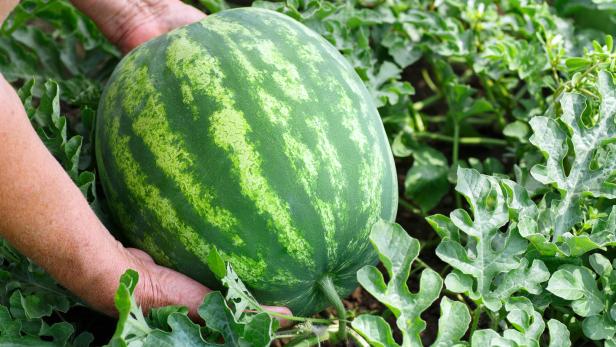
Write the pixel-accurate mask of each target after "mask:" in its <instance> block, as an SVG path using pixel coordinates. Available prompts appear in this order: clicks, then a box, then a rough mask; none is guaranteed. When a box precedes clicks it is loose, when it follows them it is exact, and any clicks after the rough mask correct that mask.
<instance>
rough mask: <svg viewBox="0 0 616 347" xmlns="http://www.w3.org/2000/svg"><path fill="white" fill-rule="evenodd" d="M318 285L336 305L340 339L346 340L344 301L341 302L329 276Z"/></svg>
mask: <svg viewBox="0 0 616 347" xmlns="http://www.w3.org/2000/svg"><path fill="white" fill-rule="evenodd" d="M318 284H319V287H320V288H321V291H322V292H323V294H325V297H327V300H329V302H330V303H331V304H332V305H334V308H335V309H336V313H337V314H338V337H339V338H340V339H341V340H346V323H345V320H346V309H345V308H344V304H343V303H342V300H340V296H339V295H338V292H336V288H335V287H334V282H333V281H332V278H331V277H330V276H329V275H326V276H325V277H323V278H322V279H321V280H320V281H319V282H318Z"/></svg>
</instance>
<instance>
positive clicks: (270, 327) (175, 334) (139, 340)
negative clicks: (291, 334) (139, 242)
mask: <svg viewBox="0 0 616 347" xmlns="http://www.w3.org/2000/svg"><path fill="white" fill-rule="evenodd" d="M222 273H223V274H224V276H223V278H222V281H223V283H225V284H226V285H228V286H229V290H228V293H227V297H226V300H225V297H223V295H222V294H221V293H220V292H212V293H210V294H208V295H207V296H206V297H205V298H204V300H203V304H202V305H201V306H199V309H198V314H199V317H201V318H202V319H203V321H204V322H205V326H206V327H207V328H205V327H200V326H199V325H197V324H196V323H194V322H193V321H191V319H190V318H189V317H188V310H187V309H186V308H185V307H181V306H167V307H163V308H157V309H153V310H151V311H150V313H149V315H148V317H144V315H143V312H142V311H141V308H140V307H139V306H138V303H137V302H136V301H135V298H134V296H133V292H134V290H135V287H136V285H137V281H138V280H139V275H138V274H137V272H135V271H133V270H128V271H127V272H126V273H125V274H124V275H123V276H122V278H121V279H120V287H119V288H118V291H117V293H116V297H115V303H116V307H117V309H118V312H119V319H118V325H117V328H116V332H115V333H114V335H113V338H112V339H111V342H110V345H111V346H114V347H115V346H129V347H131V346H211V347H214V346H254V347H259V346H269V344H270V343H271V341H272V339H273V338H274V336H275V335H274V332H275V331H276V330H277V329H278V321H277V320H275V319H274V318H272V317H271V316H270V315H268V314H267V313H266V312H265V311H264V310H263V309H262V308H261V307H260V306H259V304H258V303H257V302H256V300H255V299H254V298H253V297H252V295H250V293H248V291H247V290H246V288H245V287H244V285H243V284H242V283H241V281H239V279H238V278H237V275H236V274H235V272H234V271H233V269H232V268H231V267H230V265H228V267H227V269H226V270H225V269H224V268H223V269H222ZM250 311H253V312H254V313H251V312H250ZM221 339H222V341H223V342H222V343H220V342H219V340H221Z"/></svg>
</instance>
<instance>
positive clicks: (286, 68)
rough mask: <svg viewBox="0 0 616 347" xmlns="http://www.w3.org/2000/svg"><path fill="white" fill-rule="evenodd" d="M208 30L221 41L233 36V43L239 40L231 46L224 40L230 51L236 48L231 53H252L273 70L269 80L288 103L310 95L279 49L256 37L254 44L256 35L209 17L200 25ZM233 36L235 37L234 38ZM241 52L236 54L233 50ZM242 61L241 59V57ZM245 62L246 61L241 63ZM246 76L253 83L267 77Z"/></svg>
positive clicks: (256, 73)
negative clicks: (207, 20)
mask: <svg viewBox="0 0 616 347" xmlns="http://www.w3.org/2000/svg"><path fill="white" fill-rule="evenodd" d="M202 24H203V25H204V26H205V27H206V28H207V29H208V30H211V31H213V32H215V33H218V34H219V35H220V36H221V37H229V36H231V35H233V36H234V39H236V40H240V41H239V42H231V40H227V44H228V45H229V46H231V47H234V48H236V50H235V53H238V52H240V53H241V52H244V53H245V52H248V51H250V52H252V54H256V55H257V56H258V57H259V59H261V61H263V62H264V63H265V64H268V65H270V66H272V67H274V68H275V69H274V71H273V72H272V74H271V76H269V77H271V78H273V79H274V81H275V82H276V85H277V86H278V87H279V88H280V90H281V91H282V92H283V93H284V94H285V96H286V97H288V98H289V99H291V100H295V101H302V100H308V99H309V98H310V95H309V93H308V91H307V90H306V87H305V86H304V83H302V80H301V76H300V73H299V71H298V69H297V66H296V65H295V64H293V63H291V62H289V60H288V59H285V57H284V56H283V55H282V54H281V53H280V51H279V49H278V48H277V47H276V45H275V44H274V43H273V42H272V41H271V40H268V39H267V38H265V37H262V36H260V37H259V39H258V40H256V39H255V38H254V36H255V35H257V36H258V35H259V34H258V33H256V32H253V31H251V30H249V29H248V28H246V27H245V26H243V25H241V24H239V23H236V22H232V21H227V20H225V19H224V18H223V17H220V16H218V17H211V18H209V22H208V23H207V24H206V23H202ZM236 35H237V36H236ZM238 37H246V38H247V39H246V40H241V39H238ZM238 47H239V48H241V49H239V50H237V48H238ZM235 53H234V54H233V57H234V58H239V57H240V56H237V55H235ZM242 57H243V58H245V57H244V55H242ZM245 61H249V60H248V59H245ZM246 73H247V76H248V77H249V78H250V79H252V80H253V81H254V80H262V79H263V78H265V77H268V76H262V72H261V71H258V70H256V69H253V70H246Z"/></svg>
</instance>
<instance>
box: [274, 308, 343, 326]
mask: <svg viewBox="0 0 616 347" xmlns="http://www.w3.org/2000/svg"><path fill="white" fill-rule="evenodd" d="M264 312H265V313H267V314H269V315H270V316H272V317H276V318H281V319H286V320H290V321H295V322H311V323H320V324H331V323H332V321H331V319H323V318H307V317H297V316H290V315H287V314H282V313H278V312H273V311H267V310H264Z"/></svg>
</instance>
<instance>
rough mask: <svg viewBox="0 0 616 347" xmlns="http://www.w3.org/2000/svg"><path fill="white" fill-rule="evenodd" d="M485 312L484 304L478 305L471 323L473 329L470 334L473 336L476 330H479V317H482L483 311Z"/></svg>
mask: <svg viewBox="0 0 616 347" xmlns="http://www.w3.org/2000/svg"><path fill="white" fill-rule="evenodd" d="M482 312H483V305H479V306H477V308H475V310H474V311H473V321H472V323H471V330H470V333H469V335H468V336H473V333H474V332H475V330H477V326H478V325H479V319H480V318H481V313H482Z"/></svg>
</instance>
